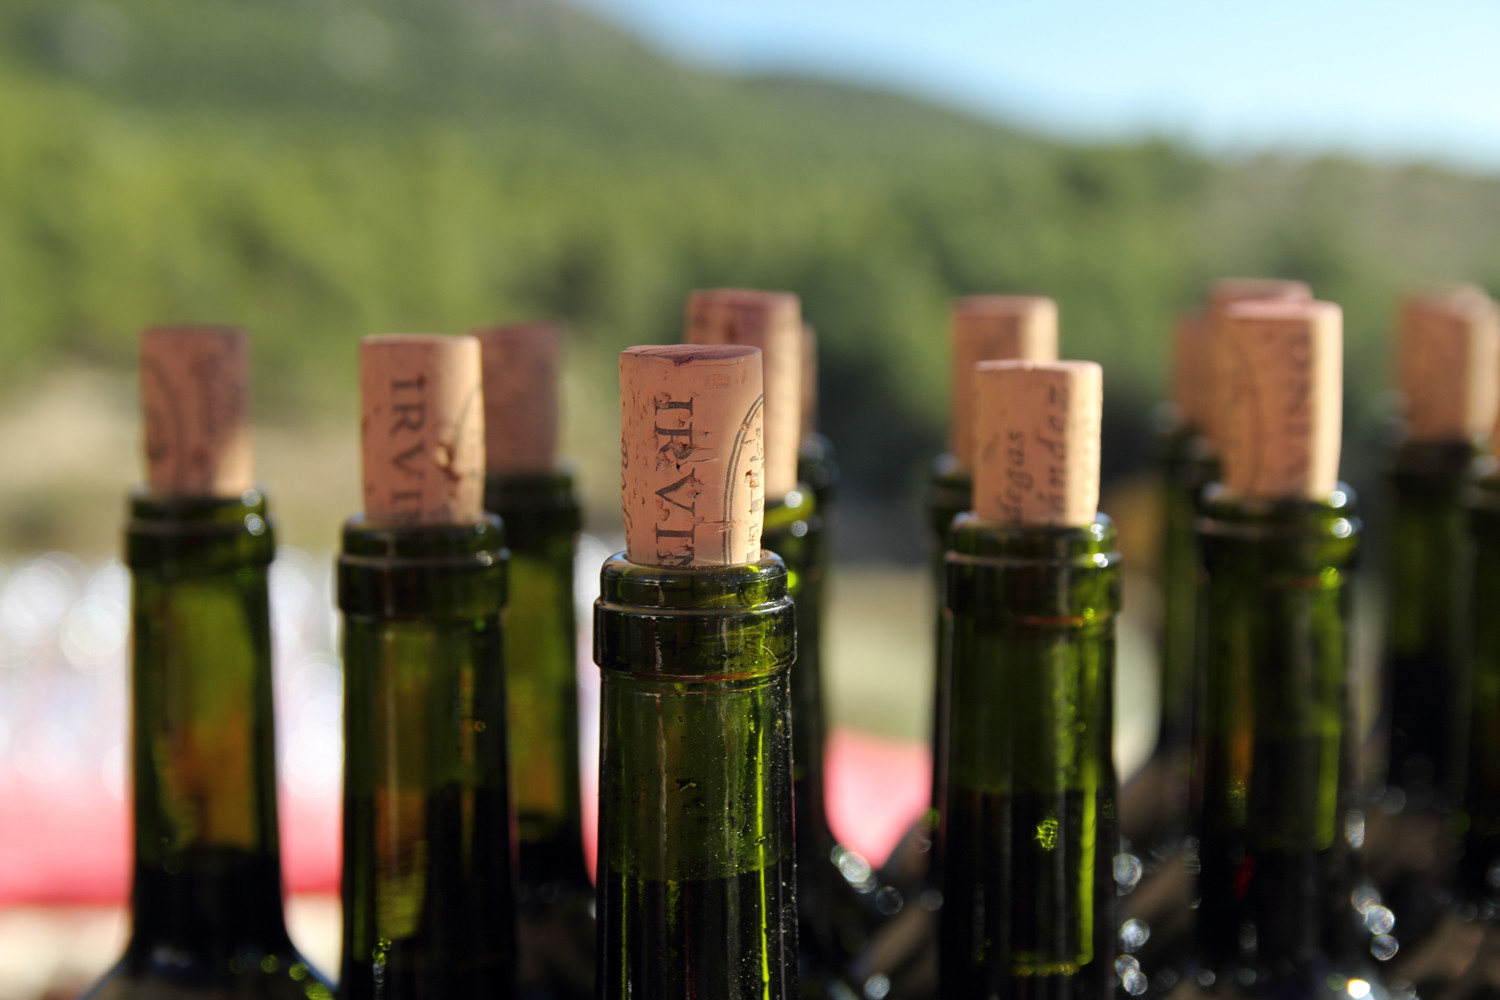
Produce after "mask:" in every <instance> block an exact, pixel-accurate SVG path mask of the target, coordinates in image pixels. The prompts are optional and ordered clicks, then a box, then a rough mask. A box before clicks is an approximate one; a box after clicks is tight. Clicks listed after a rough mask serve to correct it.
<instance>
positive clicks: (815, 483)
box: [797, 323, 839, 662]
mask: <svg viewBox="0 0 1500 1000" xmlns="http://www.w3.org/2000/svg"><path fill="white" fill-rule="evenodd" d="M797 481H798V482H799V483H803V484H805V485H806V486H807V487H808V488H809V489H811V490H812V495H813V506H814V507H815V508H816V509H817V510H818V511H819V512H821V515H822V519H823V522H824V524H827V523H828V521H829V512H830V511H831V510H832V509H833V498H834V495H835V494H836V493H837V492H838V485H839V466H838V460H837V459H836V458H835V457H834V450H833V442H832V441H830V440H828V438H827V437H826V436H824V435H823V434H822V433H821V432H820V431H819V430H818V334H817V332H816V331H815V330H814V329H813V328H812V326H811V325H810V324H807V323H803V324H802V442H801V447H800V448H799V450H798V452H797ZM822 537H823V539H824V543H823V550H824V551H823V556H822V557H821V559H820V562H821V563H822V565H823V566H824V567H825V569H826V568H827V567H829V566H831V565H832V562H833V559H832V554H831V553H830V552H829V546H828V542H827V538H828V532H827V531H824V532H823V533H822ZM820 662H821V661H820Z"/></svg>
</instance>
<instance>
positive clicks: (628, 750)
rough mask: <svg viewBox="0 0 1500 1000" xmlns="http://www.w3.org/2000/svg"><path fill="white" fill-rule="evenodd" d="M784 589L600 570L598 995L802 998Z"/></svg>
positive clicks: (789, 641)
mask: <svg viewBox="0 0 1500 1000" xmlns="http://www.w3.org/2000/svg"><path fill="white" fill-rule="evenodd" d="M786 582H787V575H786V571H785V568H784V567H783V564H782V563H781V560H780V559H778V558H777V557H775V556H773V555H770V554H765V555H764V556H763V558H762V560H761V561H760V562H759V563H756V564H753V565H749V566H732V567H724V568H713V569H703V568H692V569H666V568H660V567H649V566H640V565H636V564H632V563H629V562H627V561H625V559H624V557H623V554H622V555H620V556H616V557H615V558H613V559H611V560H609V561H608V562H606V563H605V565H604V568H603V571H602V573H601V596H600V598H599V601H598V603H597V604H596V605H595V617H594V622H595V629H594V637H595V638H594V643H595V644H594V659H595V661H596V662H597V663H598V664H599V667H600V670H601V677H602V687H601V692H600V698H601V729H600V750H599V772H600V773H599V793H600V794H599V895H600V900H599V924H600V931H599V942H600V956H599V965H598V968H599V988H600V992H599V996H600V997H620V998H623V997H627V996H716V997H727V998H731V1000H739V998H744V1000H750V998H752V997H753V998H757V1000H765V998H770V1000H790V998H792V997H795V996H796V995H797V982H796V969H797V924H796V920H795V914H796V909H797V908H796V890H795V885H794V883H795V878H794V873H793V868H794V866H793V861H792V858H793V844H792V789H791V712H790V709H791V685H790V676H789V671H790V666H791V663H792V661H793V659H794V658H795V644H796V641H797V640H796V635H795V626H794V614H793V610H792V604H791V601H790V600H789V599H788V597H787V594H786Z"/></svg>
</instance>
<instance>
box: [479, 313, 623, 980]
mask: <svg viewBox="0 0 1500 1000" xmlns="http://www.w3.org/2000/svg"><path fill="white" fill-rule="evenodd" d="M475 336H477V337H478V338H479V343H480V348H481V350H482V352H483V362H484V431H485V434H484V442H485V467H486V475H485V484H484V506H485V509H486V510H489V511H491V512H492V513H495V514H498V515H499V517H500V520H501V523H502V524H504V525H505V539H506V545H507V547H508V549H509V550H510V568H509V572H510V580H509V584H510V586H509V591H510V600H509V608H508V611H507V614H506V627H505V681H506V690H505V696H506V701H507V704H508V706H509V715H508V725H509V731H510V763H511V787H512V790H513V792H514V799H515V806H516V818H517V852H518V857H519V861H520V866H519V868H518V869H517V877H516V906H517V912H516V916H517V923H516V933H517V943H518V945H519V949H520V969H519V978H520V987H521V991H522V993H523V994H524V995H525V996H528V997H536V998H538V1000H540V998H558V1000H567V998H576V1000H586V998H592V997H593V995H594V979H593V976H594V945H595V937H596V936H597V931H596V929H595V926H594V916H593V910H594V886H593V883H592V882H591V881H590V879H589V873H588V868H587V867H586V866H585V864H584V853H583V799H582V793H581V791H580V788H579V753H578V682H577V665H576V656H577V623H576V620H575V615H574V611H573V555H574V551H575V549H576V547H577V541H578V531H579V528H580V527H581V525H582V511H581V509H580V507H579V503H578V497H577V495H576V493H575V492H574V488H573V477H572V475H571V474H570V473H569V472H567V471H566V470H565V469H562V468H560V467H559V465H558V461H557V424H558V416H559V406H558V399H557V396H558V353H559V341H560V338H561V331H560V330H559V329H558V327H556V326H555V325H553V324H550V323H524V324H514V325H509V326H500V327H494V328H492V329H487V330H482V331H479V332H477V333H476V334H475Z"/></svg>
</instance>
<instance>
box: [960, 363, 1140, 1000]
mask: <svg viewBox="0 0 1500 1000" xmlns="http://www.w3.org/2000/svg"><path fill="white" fill-rule="evenodd" d="M1102 378H1103V377H1102V372H1101V370H1100V368H1099V366H1098V365H1096V364H1093V363H1090V362H1070V361H1063V362H1031V361H990V362H984V363H981V364H979V365H978V367H977V375H976V379H975V382H974V391H975V402H976V407H975V417H976V420H975V439H976V441H977V449H976V452H975V455H976V461H975V466H974V511H973V513H971V514H967V515H964V516H961V517H959V518H958V519H957V520H956V521H955V522H954V525H953V530H952V534H951V536H950V541H949V548H948V556H947V565H948V584H947V588H946V598H945V599H946V612H947V622H948V628H949V631H950V636H951V637H950V646H949V650H950V652H949V656H950V659H949V664H948V667H949V674H950V677H949V693H950V696H951V698H952V702H951V707H950V719H949V729H948V750H947V755H948V771H947V782H948V784H947V788H946V790H945V795H944V803H945V805H944V809H943V812H942V818H941V821H940V826H939V828H938V838H939V842H940V844H941V845H942V846H941V851H942V857H943V859H944V865H943V881H942V887H943V907H942V914H941V927H942V933H941V941H940V945H939V962H940V967H941V973H940V977H941V978H940V988H939V996H942V997H944V998H945V1000H946V998H953V1000H967V998H975V1000H979V998H988V997H996V996H1013V997H1079V998H1085V997H1086V998H1089V1000H1097V998H1100V997H1104V996H1107V995H1109V994H1110V993H1111V992H1112V987H1113V981H1114V978H1115V970H1114V951H1113V942H1114V920H1113V916H1112V912H1113V910H1112V903H1113V900H1114V895H1115V883H1114V878H1113V872H1114V859H1115V855H1116V853H1117V852H1118V847H1119V841H1118V834H1117V826H1116V819H1115V772H1114V762H1113V757H1112V754H1111V746H1112V739H1111V736H1112V730H1113V723H1112V719H1113V693H1112V692H1113V674H1114V660H1115V631H1114V630H1115V624H1114V623H1115V616H1116V614H1117V613H1118V611H1119V604H1120V569H1119V563H1120V560H1119V554H1118V552H1117V551H1116V550H1115V533H1114V528H1113V526H1112V525H1111V523H1110V521H1109V518H1108V517H1106V516H1103V515H1101V514H1099V513H1098V497H1099V430H1100V419H1101V415H1102V393H1101V389H1102Z"/></svg>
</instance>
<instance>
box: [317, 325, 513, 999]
mask: <svg viewBox="0 0 1500 1000" xmlns="http://www.w3.org/2000/svg"><path fill="white" fill-rule="evenodd" d="M360 379H361V391H362V397H363V406H364V413H363V433H362V442H363V470H364V513H363V514H362V515H358V516H355V517H354V518H351V519H350V520H349V521H348V522H347V523H346V524H345V526H344V533H343V551H342V553H341V554H340V556H339V560H338V602H339V608H340V609H341V610H342V611H343V614H344V740H345V751H344V839H343V842H344V875H343V902H344V940H343V972H342V976H341V978H340V983H339V993H340V995H341V996H342V997H344V998H346V1000H374V998H379V1000H410V998H419V997H422V998H426V997H447V996H486V997H497V998H509V997H513V996H517V995H518V994H517V991H516V942H515V927H514V914H513V910H514V894H513V890H512V878H513V868H514V859H513V856H512V855H513V847H514V845H513V840H512V834H511V831H512V828H513V825H514V813H513V811H512V808H511V801H510V788H509V775H508V771H507V746H506V722H507V720H506V710H505V677H504V636H503V631H502V627H501V620H502V613H503V611H504V608H505V598H506V550H505V548H504V543H503V539H502V529H501V526H500V521H499V519H498V518H496V517H495V516H494V515H493V514H485V513H483V512H482V510H481V506H480V501H481V496H482V491H483V476H484V472H483V469H484V441H483V424H482V420H483V413H482V410H481V407H482V402H481V398H482V397H481V390H480V349H479V343H478V341H476V340H475V339H474V338H472V337H439V336H421V335H409V336H389V337H369V338H366V339H365V340H364V341H363V343H362V344H361V346H360Z"/></svg>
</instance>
